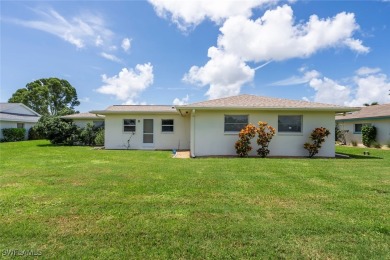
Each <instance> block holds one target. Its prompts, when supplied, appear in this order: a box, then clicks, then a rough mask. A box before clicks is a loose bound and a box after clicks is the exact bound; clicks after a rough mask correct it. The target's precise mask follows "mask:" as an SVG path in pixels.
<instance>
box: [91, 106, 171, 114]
mask: <svg viewBox="0 0 390 260" xmlns="http://www.w3.org/2000/svg"><path fill="white" fill-rule="evenodd" d="M90 113H94V114H101V115H106V114H126V113H147V114H150V113H178V112H177V110H176V108H175V107H174V106H163V105H114V106H109V107H108V108H106V109H105V110H93V111H90Z"/></svg>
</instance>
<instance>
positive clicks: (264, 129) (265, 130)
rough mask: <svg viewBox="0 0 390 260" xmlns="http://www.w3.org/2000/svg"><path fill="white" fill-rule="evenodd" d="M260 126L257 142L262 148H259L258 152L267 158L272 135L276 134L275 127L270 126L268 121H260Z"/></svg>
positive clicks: (257, 130)
mask: <svg viewBox="0 0 390 260" xmlns="http://www.w3.org/2000/svg"><path fill="white" fill-rule="evenodd" d="M258 125H259V127H258V128H257V129H256V132H257V134H258V138H257V144H258V145H260V148H259V149H257V154H258V155H259V156H260V157H262V158H265V157H267V155H268V154H269V149H268V145H269V143H270V142H271V139H272V137H273V136H274V135H275V128H273V127H272V126H269V125H268V123H267V122H261V121H259V122H258Z"/></svg>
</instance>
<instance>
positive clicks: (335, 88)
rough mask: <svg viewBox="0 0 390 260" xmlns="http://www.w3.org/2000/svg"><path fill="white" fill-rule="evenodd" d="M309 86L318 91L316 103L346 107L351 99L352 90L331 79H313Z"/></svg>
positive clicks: (315, 98) (315, 97)
mask: <svg viewBox="0 0 390 260" xmlns="http://www.w3.org/2000/svg"><path fill="white" fill-rule="evenodd" d="M309 85H310V87H312V88H313V89H314V90H315V91H316V93H315V96H314V101H315V102H320V103H330V104H337V105H346V104H347V102H348V100H349V99H350V95H351V88H350V87H347V86H343V85H340V84H338V83H337V82H335V81H333V80H331V79H329V78H326V77H324V78H322V79H321V78H313V79H312V80H310V82H309Z"/></svg>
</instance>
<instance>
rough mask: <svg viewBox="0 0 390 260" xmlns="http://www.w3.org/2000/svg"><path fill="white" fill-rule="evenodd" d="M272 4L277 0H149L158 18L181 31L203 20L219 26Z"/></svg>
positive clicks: (248, 15)
mask: <svg viewBox="0 0 390 260" xmlns="http://www.w3.org/2000/svg"><path fill="white" fill-rule="evenodd" d="M274 2H277V0H240V1H237V0H213V1H210V0H187V1H183V0H149V3H151V4H152V5H153V6H154V10H155V11H156V13H157V15H158V16H160V17H163V18H166V19H171V21H172V22H173V23H175V24H176V25H177V27H178V28H179V29H180V30H182V31H187V30H188V29H191V28H193V27H195V26H197V25H199V24H200V23H201V22H202V21H204V20H205V19H210V20H211V21H213V22H215V23H217V24H219V23H221V22H223V21H224V20H225V19H226V18H228V17H231V16H236V15H241V16H245V17H250V16H251V15H252V9H253V8H257V7H260V6H263V5H265V4H269V3H274Z"/></svg>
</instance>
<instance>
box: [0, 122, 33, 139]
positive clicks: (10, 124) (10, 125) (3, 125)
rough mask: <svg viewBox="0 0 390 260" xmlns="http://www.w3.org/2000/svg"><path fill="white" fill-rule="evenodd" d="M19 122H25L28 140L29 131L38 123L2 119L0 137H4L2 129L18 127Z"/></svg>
mask: <svg viewBox="0 0 390 260" xmlns="http://www.w3.org/2000/svg"><path fill="white" fill-rule="evenodd" d="M18 123H23V124H24V129H26V135H25V139H26V140H27V138H28V131H29V130H30V128H31V127H33V126H34V125H35V124H36V123H30V122H28V123H27V122H16V121H0V139H3V138H4V136H3V131H2V129H4V128H17V124H18Z"/></svg>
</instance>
